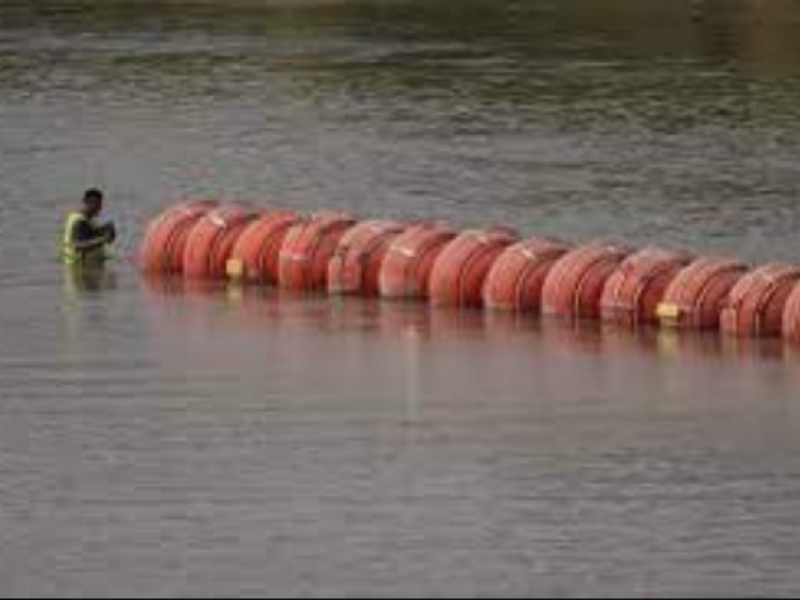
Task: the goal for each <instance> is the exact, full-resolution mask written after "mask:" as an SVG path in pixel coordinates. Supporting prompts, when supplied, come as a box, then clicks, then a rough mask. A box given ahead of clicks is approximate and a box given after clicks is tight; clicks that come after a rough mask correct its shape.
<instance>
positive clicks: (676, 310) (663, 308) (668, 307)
mask: <svg viewBox="0 0 800 600" xmlns="http://www.w3.org/2000/svg"><path fill="white" fill-rule="evenodd" d="M656 314H657V315H658V318H659V320H660V321H661V324H662V325H677V324H678V320H679V319H680V317H681V309H680V307H679V306H678V305H677V304H672V303H670V302H662V303H661V304H659V305H658V309H657V311H656Z"/></svg>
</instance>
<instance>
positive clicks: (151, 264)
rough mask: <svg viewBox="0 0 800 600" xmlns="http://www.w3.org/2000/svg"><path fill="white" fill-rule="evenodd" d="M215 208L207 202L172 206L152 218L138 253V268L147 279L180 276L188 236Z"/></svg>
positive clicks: (213, 204)
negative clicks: (155, 276) (159, 276)
mask: <svg viewBox="0 0 800 600" xmlns="http://www.w3.org/2000/svg"><path fill="white" fill-rule="evenodd" d="M217 206H218V204H217V203H216V202H214V201H211V200H200V201H196V202H187V203H185V204H180V205H178V206H174V207H172V208H170V209H168V210H166V211H164V212H163V213H162V214H161V215H159V216H158V217H156V219H154V220H153V221H152V222H151V223H150V226H149V227H148V228H147V232H146V233H145V236H144V240H143V241H142V245H141V247H140V249H139V268H140V269H141V270H142V272H143V273H146V274H148V275H169V274H180V273H181V272H182V271H183V253H184V250H185V249H186V241H187V239H188V238H189V233H190V232H191V231H192V228H193V227H194V226H195V225H196V224H197V222H198V221H199V220H200V219H202V218H203V217H204V216H205V215H207V214H208V213H209V212H211V211H212V210H214V209H215V208H216V207H217Z"/></svg>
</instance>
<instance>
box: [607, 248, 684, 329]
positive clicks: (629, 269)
mask: <svg viewBox="0 0 800 600" xmlns="http://www.w3.org/2000/svg"><path fill="white" fill-rule="evenodd" d="M691 260H692V259H691V257H690V256H688V255H686V254H679V253H676V252H668V251H666V250H659V249H656V248H648V249H645V250H641V251H640V252H636V253H635V254H633V255H631V256H629V257H628V258H627V259H625V261H624V262H623V263H622V264H621V265H620V266H619V268H618V269H617V270H616V271H615V272H614V274H613V275H612V276H611V278H610V279H609V280H608V283H606V287H605V289H604V291H603V298H602V300H601V303H600V305H601V310H602V316H603V319H604V320H606V321H609V322H612V323H618V324H624V325H637V324H641V323H657V322H658V305H659V304H660V303H661V301H662V300H663V299H664V294H665V293H666V291H667V288H668V287H669V285H670V284H671V283H672V282H673V281H674V279H675V278H676V277H677V276H678V274H679V273H680V272H681V271H682V270H683V268H684V267H686V265H688V264H689V262H691Z"/></svg>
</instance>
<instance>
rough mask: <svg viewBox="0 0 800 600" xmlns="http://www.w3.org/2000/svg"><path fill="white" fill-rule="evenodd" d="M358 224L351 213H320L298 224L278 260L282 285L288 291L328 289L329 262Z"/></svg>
mask: <svg viewBox="0 0 800 600" xmlns="http://www.w3.org/2000/svg"><path fill="white" fill-rule="evenodd" d="M355 224H356V220H355V219H354V218H353V217H351V216H350V215H345V214H341V213H332V212H320V213H317V214H315V215H312V216H311V218H308V219H304V220H302V221H300V222H299V223H297V224H295V225H294V226H293V227H292V228H291V229H290V230H289V233H288V234H287V235H286V239H285V240H284V242H283V247H282V248H281V251H280V254H279V261H278V284H279V285H280V287H282V288H284V289H288V290H297V291H317V290H324V289H326V287H327V284H328V263H329V262H330V260H331V259H332V258H333V255H334V254H335V253H336V247H337V246H338V245H339V242H340V241H341V239H342V237H344V235H345V234H346V233H347V232H348V230H350V229H351V228H352V227H353V226H354V225H355Z"/></svg>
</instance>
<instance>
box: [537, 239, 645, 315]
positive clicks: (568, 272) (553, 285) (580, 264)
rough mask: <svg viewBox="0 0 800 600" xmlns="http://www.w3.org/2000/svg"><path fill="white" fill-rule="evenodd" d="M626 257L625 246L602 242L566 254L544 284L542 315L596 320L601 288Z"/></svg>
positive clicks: (598, 312)
mask: <svg viewBox="0 0 800 600" xmlns="http://www.w3.org/2000/svg"><path fill="white" fill-rule="evenodd" d="M630 254H631V250H630V249H629V248H627V247H625V246H621V245H619V244H615V243H603V242H593V243H590V244H588V245H586V246H582V247H580V248H576V249H575V250H572V251H571V252H569V253H567V254H566V255H564V256H563V257H562V258H561V259H559V260H558V262H556V264H555V265H554V266H553V268H552V269H551V271H550V273H549V274H548V276H547V279H546V280H545V283H544V289H543V291H542V309H543V312H544V313H545V314H547V315H553V316H556V317H561V318H568V319H599V318H600V301H601V299H602V296H603V290H604V288H605V285H606V283H607V282H608V280H609V279H610V278H611V276H612V275H613V274H614V272H615V271H616V270H617V268H618V267H619V266H620V264H621V263H622V262H623V261H624V260H625V259H626V258H627V257H628V256H629V255H630Z"/></svg>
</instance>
